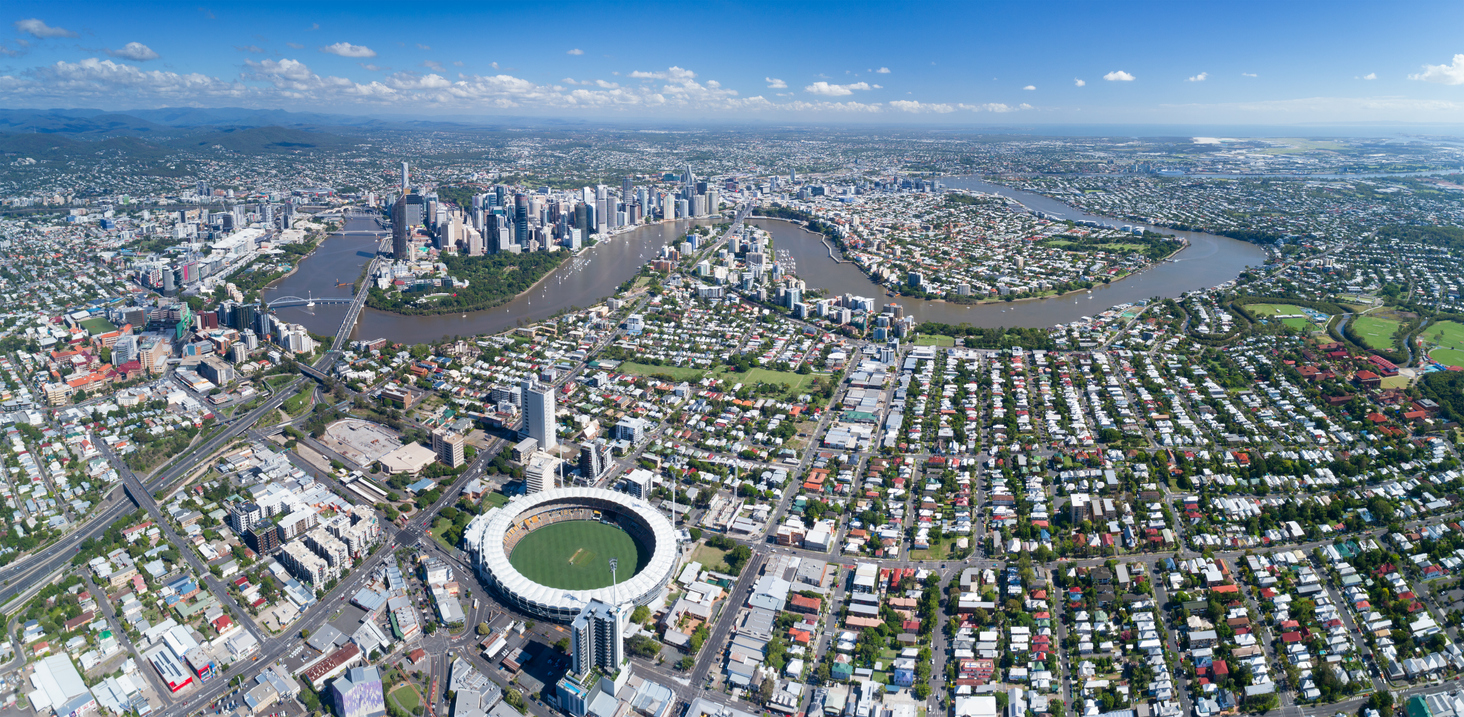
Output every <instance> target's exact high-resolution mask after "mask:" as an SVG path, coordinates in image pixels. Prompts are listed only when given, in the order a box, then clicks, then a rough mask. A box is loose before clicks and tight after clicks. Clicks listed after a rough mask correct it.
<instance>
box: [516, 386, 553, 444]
mask: <svg viewBox="0 0 1464 717" xmlns="http://www.w3.org/2000/svg"><path fill="white" fill-rule="evenodd" d="M523 396H524V430H523V433H524V434H525V435H526V436H527V437H529V438H532V439H534V440H535V441H537V442H538V443H539V448H541V449H543V450H546V451H547V450H549V449H551V448H554V447H555V446H557V445H559V440H558V437H557V436H556V435H555V433H556V429H557V428H558V427H557V426H556V425H555V416H554V387H553V386H545V385H544V384H541V383H539V382H538V381H537V380H535V379H530V380H528V381H525V382H524V392H523Z"/></svg>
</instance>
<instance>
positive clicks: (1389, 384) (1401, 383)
mask: <svg viewBox="0 0 1464 717" xmlns="http://www.w3.org/2000/svg"><path fill="white" fill-rule="evenodd" d="M1408 383H1409V379H1408V377H1407V376H1389V377H1387V378H1385V379H1383V380H1382V382H1381V383H1379V384H1378V385H1380V386H1382V387H1383V388H1408Z"/></svg>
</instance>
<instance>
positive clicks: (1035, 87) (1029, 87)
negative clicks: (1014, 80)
mask: <svg viewBox="0 0 1464 717" xmlns="http://www.w3.org/2000/svg"><path fill="white" fill-rule="evenodd" d="M1022 89H1024V90H1035V89H1037V85H1027V86H1026V87H1023V88H1022Z"/></svg>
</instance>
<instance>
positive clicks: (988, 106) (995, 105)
mask: <svg viewBox="0 0 1464 717" xmlns="http://www.w3.org/2000/svg"><path fill="white" fill-rule="evenodd" d="M956 109H961V110H970V111H971V112H996V113H1003V112H1016V111H1017V110H1030V109H1032V105H1029V104H1027V103H1026V102H1023V103H1022V104H1019V105H1017V106H1015V107H1013V106H1011V105H1009V104H1005V103H1002V102H987V103H984V104H979V105H968V104H959V105H956Z"/></svg>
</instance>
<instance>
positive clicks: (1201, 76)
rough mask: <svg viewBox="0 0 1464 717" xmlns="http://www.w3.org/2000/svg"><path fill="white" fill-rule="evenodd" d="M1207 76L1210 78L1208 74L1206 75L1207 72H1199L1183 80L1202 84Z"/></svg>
mask: <svg viewBox="0 0 1464 717" xmlns="http://www.w3.org/2000/svg"><path fill="white" fill-rule="evenodd" d="M1209 76H1210V73H1208V72H1201V73H1200V74H1198V75H1193V76H1191V77H1190V78H1189V79H1187V80H1185V82H1204V81H1205V78H1207V77H1209Z"/></svg>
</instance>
